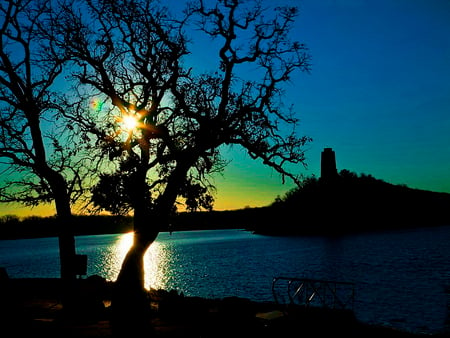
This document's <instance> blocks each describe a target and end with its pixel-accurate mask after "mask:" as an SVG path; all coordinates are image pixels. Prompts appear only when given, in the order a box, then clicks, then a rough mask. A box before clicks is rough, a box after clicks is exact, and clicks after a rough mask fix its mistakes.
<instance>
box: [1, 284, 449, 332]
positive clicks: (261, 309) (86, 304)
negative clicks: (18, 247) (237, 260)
mask: <svg viewBox="0 0 450 338" xmlns="http://www.w3.org/2000/svg"><path fill="white" fill-rule="evenodd" d="M60 282H61V281H60V279H59V278H18V279H15V278H6V279H5V278H2V279H1V280H0V297H1V303H0V304H1V305H0V306H1V307H2V310H3V311H2V312H3V313H4V315H3V316H2V317H1V321H2V323H1V324H2V326H1V328H2V330H8V329H9V330H12V331H17V332H19V331H21V332H23V333H24V334H33V335H35V336H41V335H42V336H47V337H61V336H64V337H80V338H87V337H112V332H111V326H110V322H109V319H110V304H111V301H110V300H111V291H112V287H113V285H114V282H107V281H106V280H104V279H103V278H101V277H99V276H90V277H88V278H85V279H78V280H77V285H78V287H77V292H78V294H77V297H78V299H79V300H80V304H81V306H80V308H79V312H76V313H70V314H68V313H65V312H64V309H62V305H61V301H60V290H61V288H60V284H61V283H60ZM149 301H150V305H151V308H152V313H151V318H150V320H151V324H152V327H153V328H154V331H155V332H154V333H155V336H156V337H195V336H197V337H222V336H223V337H229V336H230V335H232V334H236V333H240V334H242V335H246V334H248V335H250V336H258V337H270V336H274V335H275V336H277V337H284V336H286V337H288V336H289V334H290V333H292V332H295V331H301V332H302V335H305V336H306V337H316V336H317V337H323V336H327V335H331V334H332V335H342V336H344V337H355V338H356V337H365V338H366V337H367V338H371V337H380V336H383V338H422V337H436V338H441V337H442V338H443V337H450V333H444V332H442V333H437V334H432V335H430V334H423V333H412V332H405V331H400V330H397V329H393V328H390V327H384V326H378V325H369V324H365V323H362V322H360V321H358V320H357V319H356V318H355V316H354V314H353V312H352V311H343V310H331V309H326V308H315V307H308V308H305V307H295V308H289V309H287V308H280V306H279V305H277V304H276V303H275V302H257V301H251V300H248V299H246V298H238V297H227V298H222V299H208V298H201V297H187V296H184V295H183V294H178V293H177V292H175V291H166V290H153V289H152V290H149ZM6 332H8V331H6Z"/></svg>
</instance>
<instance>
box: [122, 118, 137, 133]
mask: <svg viewBox="0 0 450 338" xmlns="http://www.w3.org/2000/svg"><path fill="white" fill-rule="evenodd" d="M138 119H139V115H125V116H124V117H123V118H122V121H121V122H122V125H123V127H124V129H125V130H127V131H131V130H134V129H135V128H136V127H137V125H138Z"/></svg>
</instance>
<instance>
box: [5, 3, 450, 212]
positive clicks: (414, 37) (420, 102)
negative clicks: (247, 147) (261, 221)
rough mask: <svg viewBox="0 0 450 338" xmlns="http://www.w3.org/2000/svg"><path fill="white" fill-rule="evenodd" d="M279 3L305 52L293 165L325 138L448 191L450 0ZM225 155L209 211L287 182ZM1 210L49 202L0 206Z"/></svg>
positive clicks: (361, 164)
mask: <svg viewBox="0 0 450 338" xmlns="http://www.w3.org/2000/svg"><path fill="white" fill-rule="evenodd" d="M278 2H279V3H280V4H281V3H285V4H288V5H295V6H298V7H299V9H300V14H299V16H298V18H297V21H296V24H295V31H294V32H293V33H294V38H295V39H296V40H298V41H300V42H303V43H306V45H307V46H308V47H309V49H310V53H311V56H312V70H311V73H310V74H307V73H298V74H297V75H296V76H295V77H293V78H292V83H291V84H290V86H289V87H288V88H287V91H286V101H287V103H293V104H294V107H295V108H296V111H297V112H298V117H299V118H300V120H301V123H300V125H299V129H298V132H299V134H300V135H307V136H310V137H312V138H313V141H312V142H311V143H310V144H309V145H308V146H307V147H306V148H305V149H306V157H307V165H308V166H307V168H303V167H302V166H300V167H298V168H297V169H296V170H298V171H297V173H299V174H304V175H306V176H311V175H316V176H320V154H321V151H322V150H323V148H324V147H331V148H333V149H334V150H335V152H336V162H337V167H338V170H341V169H348V170H351V171H353V172H356V173H358V174H361V173H364V174H371V175H372V176H374V177H375V178H378V179H382V180H384V181H387V182H390V183H394V184H406V185H407V186H409V187H411V188H418V189H426V190H431V191H438V192H448V193H450V1H448V0H370V1H364V0H346V1H344V0H342V1H339V0H334V1H333V0H329V1H326V0H321V1H316V0H302V1H299V0H285V1H281V0H278ZM178 3H179V2H178ZM271 3H272V2H271ZM204 57H207V53H205V55H204ZM224 156H225V158H227V159H229V160H231V163H230V165H229V166H228V167H227V169H226V171H225V172H224V173H223V175H222V176H218V177H216V179H215V183H216V185H217V194H216V203H215V209H217V210H224V209H237V208H243V207H246V206H250V207H256V206H264V205H267V204H270V203H271V202H273V200H274V199H275V197H276V196H277V195H280V196H281V195H283V194H284V193H285V192H287V191H288V190H289V189H292V188H293V184H292V182H289V181H287V182H286V184H284V185H283V184H282V181H281V178H280V176H279V175H278V174H277V173H276V172H274V171H273V170H272V169H269V168H265V167H264V166H263V165H262V164H261V163H260V162H258V161H256V162H255V161H252V160H250V159H249V158H248V156H246V155H245V153H244V152H242V151H240V150H239V149H238V148H233V149H227V150H226V151H225V152H224ZM4 214H17V215H21V216H26V215H30V214H43V215H52V214H54V210H53V209H52V208H35V209H32V210H29V209H20V208H17V207H16V206H5V205H3V206H2V205H0V215H4Z"/></svg>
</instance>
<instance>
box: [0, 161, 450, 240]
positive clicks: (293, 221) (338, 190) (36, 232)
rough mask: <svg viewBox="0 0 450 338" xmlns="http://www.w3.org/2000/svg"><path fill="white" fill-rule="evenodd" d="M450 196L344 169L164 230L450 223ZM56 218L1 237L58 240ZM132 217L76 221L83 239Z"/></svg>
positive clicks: (10, 219) (10, 221)
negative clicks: (267, 199) (263, 202)
mask: <svg viewBox="0 0 450 338" xmlns="http://www.w3.org/2000/svg"><path fill="white" fill-rule="evenodd" d="M449 210H450V194H447V193H438V192H432V191H427V190H419V189H413V188H409V187H407V186H406V185H394V184H391V183H387V182H385V181H383V180H380V179H376V178H374V177H373V176H372V175H367V174H359V175H358V174H356V173H354V172H351V171H349V170H346V169H344V170H341V171H340V172H339V174H338V175H337V176H336V177H335V178H334V179H331V180H323V179H320V178H317V177H315V176H312V177H308V178H306V179H305V180H304V181H303V183H302V184H301V185H300V186H299V187H296V188H294V189H292V190H290V191H288V192H287V193H286V194H285V195H284V196H282V197H280V196H278V197H276V198H275V200H274V202H273V203H272V204H270V205H268V206H265V207H260V208H248V207H247V208H243V209H238V210H226V211H214V210H213V211H193V212H191V211H188V212H178V213H176V214H173V215H172V216H171V218H170V225H169V226H168V227H164V228H161V229H160V231H185V230H207V229H245V230H248V231H253V232H256V233H260V234H267V235H340V234H348V233H358V232H367V231H378V230H396V229H402V228H414V227H426V226H437V225H446V224H450V213H449ZM57 222H58V219H57V218H56V217H35V216H34V217H28V218H25V219H22V220H21V219H19V218H18V217H17V216H14V215H7V216H3V217H0V238H2V239H6V238H31V237H50V236H56V235H57V229H58V223H57ZM132 222H133V221H132V217H131V216H107V215H89V216H81V215H80V216H75V217H74V222H73V225H72V226H73V232H74V233H75V234H77V235H95V234H108V233H123V232H128V231H132V229H133V227H132Z"/></svg>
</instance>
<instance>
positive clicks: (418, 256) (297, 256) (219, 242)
mask: <svg viewBox="0 0 450 338" xmlns="http://www.w3.org/2000/svg"><path fill="white" fill-rule="evenodd" d="M131 241H132V234H130V233H129V234H114V235H95V236H77V237H76V246H77V253H79V254H86V255H87V256H88V275H94V274H96V275H100V276H102V277H105V278H106V279H108V280H115V278H116V277H117V275H118V272H119V270H120V265H121V262H122V260H123V258H124V256H125V254H126V252H127V250H128V248H129V246H130V245H131ZM145 264H146V278H145V280H146V286H147V287H152V288H163V289H166V290H171V289H175V290H177V291H179V292H183V293H184V294H185V295H186V296H201V297H207V298H222V297H227V296H237V297H245V298H249V299H252V300H256V301H273V296H272V290H271V287H272V280H273V278H274V277H277V276H289V277H299V278H313V279H326V280H338V281H345V282H352V283H355V288H356V296H355V303H354V311H355V315H356V317H357V318H358V319H359V320H361V321H363V322H367V323H371V324H382V325H387V326H391V327H395V328H399V329H403V330H408V331H414V332H425V333H437V332H441V331H442V330H444V329H445V328H446V326H445V323H446V320H447V316H448V309H447V306H448V304H449V300H450V299H449V298H450V297H449V296H448V293H447V292H446V287H448V286H449V285H450V226H442V227H434V228H420V229H412V230H402V231H392V232H382V233H367V234H358V235H347V236H342V237H332V238H327V237H272V236H264V235H257V234H253V233H251V232H248V231H243V230H240V229H232V230H201V231H179V232H174V233H172V234H169V233H166V232H164V233H160V234H159V236H158V238H157V240H156V242H155V243H154V244H152V246H151V247H150V249H149V251H148V252H147V254H146V257H145ZM0 266H2V267H5V268H6V269H7V272H8V274H9V276H10V277H11V278H26V277H44V278H46V277H59V252H58V241H57V239H56V238H39V239H20V240H0Z"/></svg>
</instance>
